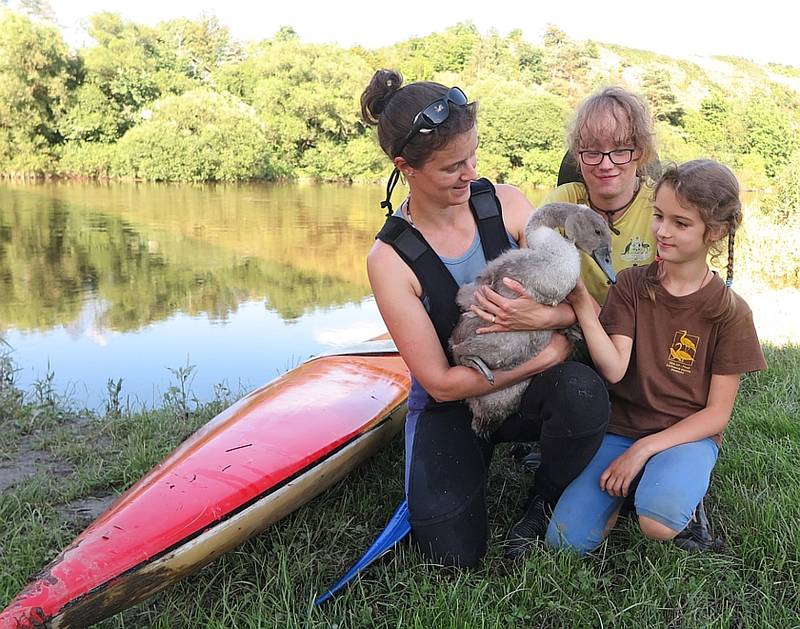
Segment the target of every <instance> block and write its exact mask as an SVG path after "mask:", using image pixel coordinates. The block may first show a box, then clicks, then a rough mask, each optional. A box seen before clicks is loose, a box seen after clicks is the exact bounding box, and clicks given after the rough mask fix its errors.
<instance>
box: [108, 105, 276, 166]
mask: <svg viewBox="0 0 800 629" xmlns="http://www.w3.org/2000/svg"><path fill="white" fill-rule="evenodd" d="M112 168H113V170H114V171H115V172H116V174H119V175H121V176H125V177H137V178H142V179H151V180H156V181H235V180H237V179H253V178H268V177H270V176H271V175H272V171H271V169H270V163H269V143H268V139H267V130H266V128H265V125H264V124H263V122H262V121H261V120H259V118H258V116H257V115H256V112H255V109H254V108H252V107H250V106H248V105H246V104H245V103H243V102H241V101H240V100H238V99H236V98H234V97H232V96H230V95H220V94H217V93H214V92H210V91H208V90H205V89H198V90H193V91H191V92H186V93H185V94H181V95H180V96H168V97H167V98H165V99H163V100H161V101H159V102H157V103H156V104H155V105H154V106H153V109H152V112H151V113H150V114H148V116H147V119H146V120H145V121H144V122H143V123H142V124H140V125H138V126H136V127H134V128H133V129H131V130H129V131H128V132H127V133H126V134H125V136H123V138H122V139H121V140H120V141H119V142H118V143H117V157H116V161H115V163H114V164H113V165H112Z"/></svg>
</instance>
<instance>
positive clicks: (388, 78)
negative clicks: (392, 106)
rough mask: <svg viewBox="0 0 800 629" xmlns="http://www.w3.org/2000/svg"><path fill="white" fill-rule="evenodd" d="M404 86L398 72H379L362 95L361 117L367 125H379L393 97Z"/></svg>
mask: <svg viewBox="0 0 800 629" xmlns="http://www.w3.org/2000/svg"><path fill="white" fill-rule="evenodd" d="M402 86H403V77H402V75H401V74H400V73H399V72H397V71H396V70H378V71H377V72H376V73H375V74H374V75H372V79H371V80H370V82H369V85H367V88H366V89H365V90H364V93H363V94H362V95H361V117H362V118H363V120H364V122H366V123H367V124H377V123H378V117H379V116H380V115H381V114H382V113H383V111H384V110H385V109H386V106H387V105H388V104H389V101H390V100H391V98H392V96H394V95H395V94H396V93H397V91H398V90H399V89H400V88H401V87H402Z"/></svg>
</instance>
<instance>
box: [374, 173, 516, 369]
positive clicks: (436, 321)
mask: <svg viewBox="0 0 800 629" xmlns="http://www.w3.org/2000/svg"><path fill="white" fill-rule="evenodd" d="M469 207H470V210H472V215H473V217H474V218H475V224H476V225H477V228H478V234H479V235H480V239H481V247H482V248H483V254H484V256H485V257H486V261H487V262H488V261H489V260H493V259H494V258H496V257H497V256H499V255H500V254H501V253H503V252H504V251H506V250H507V249H509V248H510V244H509V242H508V234H507V233H506V227H505V224H504V223H503V210H502V207H501V205H500V200H499V199H498V198H497V194H496V193H495V189H494V186H493V185H492V183H491V182H490V181H489V180H488V179H485V178H483V179H478V180H477V181H473V182H472V183H471V184H470V198H469ZM375 237H376V238H378V239H380V240H381V241H383V242H385V243H386V244H387V245H390V246H391V247H392V248H393V249H394V250H395V251H396V252H397V255H399V256H400V257H401V258H402V260H403V261H404V262H405V263H406V264H407V265H408V266H409V267H410V268H411V270H412V271H413V272H414V275H416V276H417V279H418V280H419V283H420V284H421V285H422V292H423V296H427V298H428V316H430V318H431V321H432V322H433V327H434V328H435V329H436V334H437V336H438V337H439V342H440V343H441V344H442V349H444V353H445V355H446V356H447V360H448V361H449V362H450V364H451V365H452V364H453V358H452V356H451V355H450V348H449V347H448V339H449V338H450V334H451V333H452V332H453V328H455V327H456V324H457V323H458V318H459V317H460V316H461V311H460V310H459V309H458V305H457V304H456V293H458V284H457V283H456V280H455V279H454V278H453V276H452V275H451V273H450V271H448V270H447V267H446V266H445V265H444V262H442V260H441V258H440V257H439V256H438V255H436V252H435V251H434V250H433V249H432V248H431V246H430V245H429V244H428V243H427V241H426V240H425V238H424V237H423V236H422V234H421V233H420V232H419V231H418V230H417V229H416V228H415V227H414V226H413V225H411V224H410V223H409V222H408V221H406V220H405V219H403V218H401V217H399V216H390V217H388V218H387V219H386V223H384V225H383V228H381V230H380V231H379V232H378V234H377V236H375Z"/></svg>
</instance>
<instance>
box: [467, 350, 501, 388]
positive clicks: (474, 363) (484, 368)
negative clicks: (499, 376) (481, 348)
mask: <svg viewBox="0 0 800 629" xmlns="http://www.w3.org/2000/svg"><path fill="white" fill-rule="evenodd" d="M463 361H464V362H465V363H471V364H469V365H466V366H467V367H472V368H473V369H477V370H478V371H480V372H481V373H482V374H483V377H484V378H486V379H487V380H488V381H489V382H490V383H491V384H494V374H493V373H492V370H491V369H489V366H488V365H487V364H486V363H485V362H483V359H482V358H481V357H480V356H464V358H463Z"/></svg>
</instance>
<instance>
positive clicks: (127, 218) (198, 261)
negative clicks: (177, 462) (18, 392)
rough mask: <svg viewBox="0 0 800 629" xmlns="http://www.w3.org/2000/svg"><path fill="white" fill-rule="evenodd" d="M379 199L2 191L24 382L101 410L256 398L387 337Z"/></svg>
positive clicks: (8, 279) (189, 188)
mask: <svg viewBox="0 0 800 629" xmlns="http://www.w3.org/2000/svg"><path fill="white" fill-rule="evenodd" d="M381 196H382V189H381V187H380V186H334V185H325V186H319V185H308V186H303V185H264V184H259V185H214V186H208V185H159V184H99V183H82V182H60V183H43V184H20V183H2V184H0V332H2V334H3V338H5V340H6V341H7V342H9V343H10V344H11V345H12V346H13V347H14V348H15V359H16V361H17V363H18V364H19V365H20V366H21V367H22V368H23V372H22V374H21V375H22V383H23V385H25V384H30V382H31V381H32V380H33V379H35V378H37V377H42V376H43V375H44V374H45V373H46V371H47V369H48V361H49V365H50V367H51V368H52V369H53V370H54V371H55V373H56V376H57V382H59V384H60V385H61V387H62V388H63V387H65V386H66V385H67V383H72V384H73V385H74V388H75V394H76V397H77V398H78V399H80V400H82V401H84V400H88V401H89V402H90V403H92V404H96V403H99V401H100V400H101V399H102V396H103V391H104V390H105V382H106V380H107V379H108V378H115V379H116V378H120V377H121V378H123V380H124V382H123V394H124V393H126V392H127V393H128V394H129V395H134V396H136V397H137V398H139V399H140V400H143V401H147V402H151V401H153V400H156V401H157V399H158V395H159V393H158V392H159V391H160V392H163V391H164V390H165V389H166V387H167V386H168V379H169V372H168V371H167V369H166V368H167V367H172V368H175V367H179V366H181V365H185V364H186V361H187V356H188V361H189V363H190V364H195V365H197V372H196V373H197V376H196V379H195V383H194V391H195V393H196V394H197V395H198V397H200V398H202V399H207V398H208V397H209V396H210V395H211V392H212V387H213V384H215V383H217V382H220V381H222V380H228V381H229V382H230V383H232V384H233V385H236V384H237V383H238V382H239V381H240V380H241V381H243V382H245V383H247V384H248V385H250V386H255V385H257V384H260V383H262V382H264V381H266V380H268V379H271V378H272V377H274V376H275V375H276V374H277V373H280V372H282V371H284V370H285V369H286V368H288V367H291V366H293V365H294V364H296V363H297V362H299V361H301V360H302V359H304V358H306V357H307V356H309V355H310V354H313V353H317V352H319V351H321V350H322V349H324V348H325V347H326V346H328V345H330V344H331V343H337V342H341V341H342V340H343V339H345V338H346V339H347V340H351V341H357V340H363V339H365V338H369V337H370V336H371V335H374V334H375V333H377V332H378V331H379V330H380V329H381V324H380V317H379V315H378V313H377V310H376V308H375V306H374V302H373V301H372V299H371V296H370V289H369V284H368V281H367V277H366V269H365V265H364V257H365V255H366V252H367V251H368V250H369V248H370V246H371V245H372V242H373V239H374V234H375V233H376V232H377V230H378V229H379V228H380V225H381V224H382V221H383V217H382V215H381V211H380V210H379V209H378V204H379V201H380V199H381Z"/></svg>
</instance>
